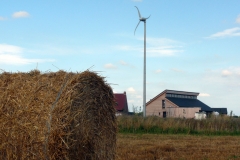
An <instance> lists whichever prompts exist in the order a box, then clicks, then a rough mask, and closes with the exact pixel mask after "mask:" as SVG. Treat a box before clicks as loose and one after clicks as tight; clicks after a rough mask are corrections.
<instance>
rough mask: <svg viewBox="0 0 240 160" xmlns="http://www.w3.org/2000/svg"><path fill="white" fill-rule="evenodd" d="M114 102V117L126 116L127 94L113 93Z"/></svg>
mask: <svg viewBox="0 0 240 160" xmlns="http://www.w3.org/2000/svg"><path fill="white" fill-rule="evenodd" d="M114 96H115V101H116V110H117V113H116V115H117V116H118V115H122V114H128V103H127V94H126V92H124V93H114Z"/></svg>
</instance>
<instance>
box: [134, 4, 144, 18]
mask: <svg viewBox="0 0 240 160" xmlns="http://www.w3.org/2000/svg"><path fill="white" fill-rule="evenodd" d="M135 7H136V6H135ZM136 8H137V7H136ZM137 10H138V16H139V19H141V18H142V16H141V14H140V11H139V9H138V8H137Z"/></svg>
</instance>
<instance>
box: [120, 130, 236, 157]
mask: <svg viewBox="0 0 240 160" xmlns="http://www.w3.org/2000/svg"><path fill="white" fill-rule="evenodd" d="M116 159H117V160H136V159H141V160H145V159H146V160H230V159H234V160H236V159H240V137H239V136H193V135H163V134H161V135H156V134H143V135H141V134H118V136H117V158H116Z"/></svg>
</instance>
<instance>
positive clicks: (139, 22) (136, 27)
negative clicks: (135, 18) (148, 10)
mask: <svg viewBox="0 0 240 160" xmlns="http://www.w3.org/2000/svg"><path fill="white" fill-rule="evenodd" d="M140 22H141V21H139V22H138V24H137V27H138V25H139V23H140ZM137 27H136V28H135V31H134V35H135V32H136V30H137Z"/></svg>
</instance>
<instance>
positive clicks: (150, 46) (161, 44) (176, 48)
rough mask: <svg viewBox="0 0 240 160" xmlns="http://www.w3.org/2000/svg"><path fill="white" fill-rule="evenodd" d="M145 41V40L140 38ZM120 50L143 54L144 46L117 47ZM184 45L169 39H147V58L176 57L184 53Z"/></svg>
mask: <svg viewBox="0 0 240 160" xmlns="http://www.w3.org/2000/svg"><path fill="white" fill-rule="evenodd" d="M138 40H141V41H143V38H138ZM115 48H116V49H118V50H124V51H136V52H143V46H141V47H136V46H129V45H120V46H116V47H115ZM182 48H183V46H182V43H180V42H177V41H174V40H171V39H167V38H147V56H148V57H162V56H175V55H176V54H177V53H180V52H183V51H184V50H183V49H182Z"/></svg>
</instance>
